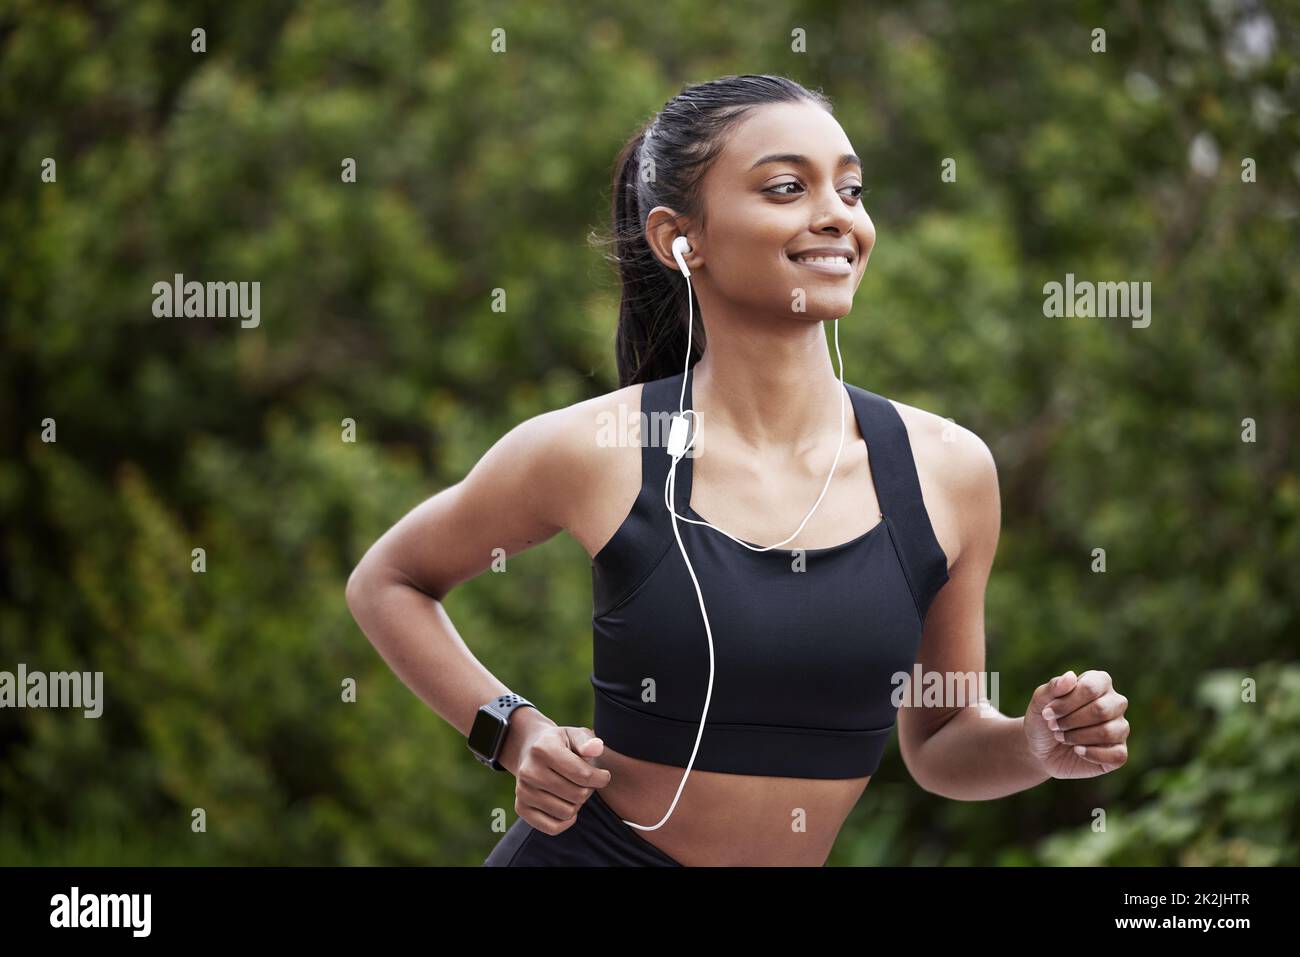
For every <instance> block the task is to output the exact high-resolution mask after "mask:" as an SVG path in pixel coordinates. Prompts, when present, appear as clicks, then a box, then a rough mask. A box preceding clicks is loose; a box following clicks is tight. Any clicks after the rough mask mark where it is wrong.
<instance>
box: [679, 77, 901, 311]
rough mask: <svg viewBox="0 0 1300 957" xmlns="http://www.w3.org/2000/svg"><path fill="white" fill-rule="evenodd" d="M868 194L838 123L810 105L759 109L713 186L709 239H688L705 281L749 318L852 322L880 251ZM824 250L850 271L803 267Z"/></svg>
mask: <svg viewBox="0 0 1300 957" xmlns="http://www.w3.org/2000/svg"><path fill="white" fill-rule="evenodd" d="M774 156H775V157H779V158H776V159H773V158H772V157H774ZM798 157H803V158H802V159H799V158H798ZM845 157H850V158H849V159H846V158H845ZM862 188H863V184H862V169H861V167H860V166H859V165H858V162H857V161H856V158H853V148H852V146H851V145H850V144H849V139H848V137H847V136H846V135H845V134H844V130H843V129H842V128H841V127H840V124H839V123H838V122H837V121H836V120H835V118H834V117H833V116H831V115H830V114H829V113H827V112H826V111H825V110H823V109H822V108H821V107H819V106H817V105H815V104H812V103H806V102H801V103H777V104H768V105H765V106H762V107H759V108H756V109H755V110H754V111H753V112H752V113H751V114H750V115H749V117H748V118H747V119H746V120H745V121H744V122H743V123H742V124H741V125H740V127H738V128H737V129H736V130H735V131H734V132H733V134H732V136H731V137H730V138H729V140H728V142H727V144H726V146H725V147H724V149H723V151H722V152H721V153H720V154H719V156H718V157H717V159H716V160H715V162H714V164H713V165H712V166H711V167H710V169H709V171H708V173H706V175H705V177H704V181H703V184H702V202H703V203H704V206H705V218H704V230H703V231H702V232H700V233H699V234H698V240H696V236H695V234H694V232H693V231H692V232H691V233H688V235H690V236H691V238H692V240H693V242H692V246H693V247H694V248H695V250H696V251H697V252H698V253H699V258H700V260H701V272H702V275H701V277H700V278H701V279H702V280H705V281H706V282H707V283H708V284H709V286H710V287H711V289H710V290H709V291H710V292H712V293H713V294H714V295H716V296H718V297H719V298H720V299H721V300H722V301H724V302H726V301H730V302H732V303H734V304H735V305H736V306H737V307H739V308H741V309H744V310H745V311H746V312H751V311H753V312H759V313H766V314H769V315H770V314H772V313H773V312H779V313H781V314H787V315H793V316H795V317H796V318H798V317H800V316H804V317H807V318H809V319H817V320H823V319H835V318H839V317H840V316H844V315H847V314H848V313H849V312H850V310H851V309H852V307H853V294H854V292H855V291H857V288H858V284H859V283H860V282H861V281H862V276H863V274H864V273H865V271H866V267H867V258H868V257H869V256H870V254H871V248H872V246H873V245H874V244H875V241H876V230H875V226H874V225H873V224H872V222H871V217H869V216H868V215H867V211H866V209H865V208H864V207H863V205H862V200H861V199H860V198H858V197H859V194H860V193H861V192H862ZM817 247H827V248H828V249H829V250H830V253H824V255H829V254H833V253H835V252H838V253H841V254H843V255H845V256H846V257H847V258H848V260H849V261H848V264H847V265H844V264H839V265H831V264H820V265H819V264H816V263H800V262H798V261H796V258H797V257H799V256H800V254H804V253H807V252H808V251H809V250H813V249H816V248H817ZM692 258H693V257H692ZM689 261H690V259H689V258H688V262H689ZM691 268H692V274H693V275H692V279H694V278H695V277H694V270H695V267H694V266H693V265H692V267H691Z"/></svg>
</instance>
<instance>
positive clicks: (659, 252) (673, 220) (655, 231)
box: [645, 206, 699, 272]
mask: <svg viewBox="0 0 1300 957" xmlns="http://www.w3.org/2000/svg"><path fill="white" fill-rule="evenodd" d="M645 222H646V228H645V234H646V242H648V243H649V244H650V250H651V251H652V252H653V253H654V254H655V258H656V259H658V260H659V261H660V262H661V263H663V264H664V265H665V266H667V267H668V268H669V269H671V270H672V271H673V272H678V271H679V270H678V267H677V259H676V257H674V256H673V240H674V239H676V238H677V237H678V236H686V240H687V242H689V243H690V246H691V248H690V251H689V252H687V253H685V254H684V255H685V258H686V265H687V266H688V267H689V268H691V269H694V268H695V267H696V264H697V262H698V261H699V258H698V256H697V254H696V252H695V242H694V239H693V238H692V237H691V236H690V235H688V234H687V233H686V231H685V230H684V229H683V228H682V227H683V226H684V225H685V223H684V221H683V220H682V217H681V216H679V215H678V214H677V213H676V212H674V211H673V210H671V209H669V208H668V207H667V206H656V207H655V208H654V209H652V210H650V213H649V215H648V216H646V221H645Z"/></svg>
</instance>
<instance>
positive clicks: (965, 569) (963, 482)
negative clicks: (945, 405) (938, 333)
mask: <svg viewBox="0 0 1300 957" xmlns="http://www.w3.org/2000/svg"><path fill="white" fill-rule="evenodd" d="M948 434H949V436H951V441H942V440H941V441H940V442H939V443H938V445H932V446H931V449H932V454H933V456H934V460H935V461H939V462H941V464H942V466H943V467H942V468H938V469H935V472H936V474H940V475H942V476H943V488H944V490H945V493H946V495H947V497H949V498H950V501H951V503H952V504H951V509H950V511H951V514H953V515H955V516H956V517H957V526H958V535H959V538H960V542H961V545H960V552H959V553H958V556H957V559H956V561H955V562H954V563H953V566H952V568H951V569H950V570H949V577H948V583H947V584H946V585H944V587H943V588H942V589H940V590H939V593H938V595H936V596H935V598H934V601H933V602H932V603H931V605H930V610H929V613H928V614H927V615H926V620H925V632H924V635H923V637H922V640H921V651H920V654H919V655H918V661H919V662H920V664H921V670H922V673H923V674H929V673H931V672H936V673H938V674H940V675H942V676H943V678H944V686H945V687H948V686H949V681H948V676H950V675H967V674H975V675H981V674H983V672H984V591H985V588H986V587H987V585H988V579H989V572H990V570H991V569H992V567H993V558H994V554H995V553H996V551H997V545H998V536H999V533H1000V529H1001V524H1002V506H1001V498H1000V495H999V491H998V476H997V467H996V465H995V463H994V461H993V455H992V453H990V452H989V449H988V446H986V445H985V444H984V442H983V441H982V440H981V439H980V438H979V436H977V435H976V434H975V433H973V432H971V431H969V430H968V429H963V428H960V427H957V428H955V429H951V430H950V431H949V433H948ZM945 705H949V706H948V707H938V708H918V707H902V708H900V709H899V717H898V725H899V731H898V741H899V748H900V751H901V753H902V756H903V762H904V764H906V765H907V769H908V771H909V772H910V773H911V775H912V777H913V779H914V780H915V781H916V782H917V783H918V784H919V785H920V786H921V787H923V788H924V789H925V790H927V791H930V792H932V793H934V794H939V795H942V796H943V797H947V798H952V799H954V800H959V801H984V800H990V799H992V798H999V797H1004V796H1006V795H1008V794H1014V793H1015V792H1017V791H1024V790H1026V789H1028V788H1031V787H1034V786H1035V785H1038V784H1041V783H1042V782H1043V781H1046V780H1048V778H1050V777H1051V775H1049V774H1048V773H1047V772H1046V771H1045V770H1044V769H1043V767H1042V764H1041V763H1040V762H1039V761H1038V759H1037V758H1036V757H1034V755H1033V754H1032V753H1031V751H1030V747H1029V742H1028V740H1027V739H1026V736H1025V729H1024V724H1025V719H1024V718H1023V717H1019V718H1012V717H1008V716H1006V715H1004V714H1001V713H1000V712H995V711H993V709H991V708H986V709H985V710H984V712H983V713H981V711H980V710H979V709H978V708H975V707H970V706H966V707H962V706H960V704H959V703H955V702H945Z"/></svg>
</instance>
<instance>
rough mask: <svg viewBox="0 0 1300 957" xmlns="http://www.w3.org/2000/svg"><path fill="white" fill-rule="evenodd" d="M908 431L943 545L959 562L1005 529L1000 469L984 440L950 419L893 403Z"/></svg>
mask: <svg viewBox="0 0 1300 957" xmlns="http://www.w3.org/2000/svg"><path fill="white" fill-rule="evenodd" d="M889 401H890V402H891V403H893V405H894V408H895V409H897V410H898V414H899V416H900V417H901V418H902V420H903V424H904V425H905V426H906V427H907V438H908V442H909V443H910V444H911V446H912V457H913V458H914V459H915V462H916V471H917V477H918V479H919V481H920V484H921V493H922V497H923V498H924V500H925V506H926V511H927V512H929V513H930V522H931V525H932V526H933V527H934V531H935V535H936V537H937V538H938V539H939V544H940V546H942V548H943V550H944V552H945V553H946V554H947V555H948V558H949V561H950V564H952V563H955V562H956V560H957V557H958V555H959V554H960V552H961V551H962V550H963V549H964V548H966V547H967V545H969V543H970V542H971V541H972V539H973V538H974V537H976V536H979V537H987V535H988V534H989V529H990V527H991V528H992V530H993V534H994V536H996V529H997V526H998V525H999V524H1000V518H1001V512H1000V504H999V503H1000V497H999V492H998V475H997V464H996V463H995V461H994V459H993V453H992V452H991V451H990V450H989V447H988V445H987V443H985V441H984V440H983V439H982V438H980V436H979V435H977V434H976V433H975V432H974V431H973V430H971V429H969V428H967V427H966V426H964V425H962V424H960V423H959V422H957V421H956V420H955V419H954V418H952V417H949V416H943V415H939V414H937V413H934V412H930V411H927V410H925V409H921V408H918V407H916V406H914V405H908V404H907V403H905V402H899V401H898V400H896V399H890V400H889Z"/></svg>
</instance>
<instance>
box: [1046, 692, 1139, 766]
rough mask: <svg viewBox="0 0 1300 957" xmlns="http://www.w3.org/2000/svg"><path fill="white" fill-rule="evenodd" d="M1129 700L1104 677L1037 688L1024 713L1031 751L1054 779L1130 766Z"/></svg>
mask: <svg viewBox="0 0 1300 957" xmlns="http://www.w3.org/2000/svg"><path fill="white" fill-rule="evenodd" d="M1127 710H1128V698H1126V697H1124V696H1123V695H1122V694H1120V693H1119V692H1118V691H1116V690H1115V689H1114V688H1113V687H1111V682H1110V675H1108V674H1107V673H1106V672H1104V671H1085V672H1084V673H1083V674H1081V675H1079V676H1077V677H1076V676H1075V674H1074V672H1073V671H1067V672H1066V673H1065V674H1063V675H1060V676H1059V677H1056V678H1053V679H1052V680H1051V681H1049V682H1047V683H1046V684H1043V685H1039V686H1038V689H1037V690H1036V691H1035V692H1034V696H1033V698H1031V699H1030V701H1029V710H1028V711H1026V712H1025V737H1026V738H1028V739H1029V750H1030V752H1031V753H1032V754H1033V755H1034V756H1035V757H1036V758H1038V760H1039V761H1040V762H1041V763H1042V765H1043V768H1044V769H1045V770H1046V771H1047V773H1048V774H1050V775H1051V776H1052V777H1054V778H1093V777H1096V776H1097V775H1099V774H1105V773H1106V772H1107V771H1114V770H1115V769H1116V768H1117V767H1119V766H1120V765H1122V764H1123V763H1124V762H1125V761H1127V760H1128V745H1127V744H1125V742H1126V741H1127V740H1128V732H1129V725H1128V720H1127V719H1126V718H1125V717H1124V712H1125V711H1127Z"/></svg>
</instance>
